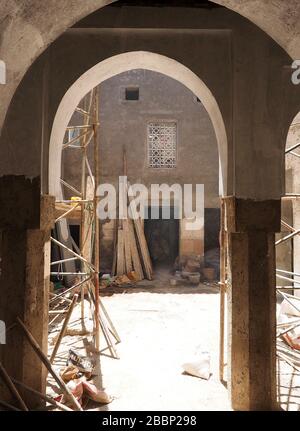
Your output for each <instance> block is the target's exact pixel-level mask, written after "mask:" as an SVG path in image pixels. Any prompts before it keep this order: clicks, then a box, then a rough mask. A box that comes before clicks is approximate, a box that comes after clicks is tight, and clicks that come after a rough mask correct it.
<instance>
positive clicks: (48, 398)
mask: <svg viewBox="0 0 300 431" xmlns="http://www.w3.org/2000/svg"><path fill="white" fill-rule="evenodd" d="M12 380H13V382H14V383H15V384H16V385H18V386H20V387H21V388H23V389H26V391H28V392H31V393H32V394H34V395H37V396H38V397H40V398H41V399H42V400H45V401H47V403H49V404H52V405H53V406H55V407H57V408H58V409H60V410H65V411H68V412H72V411H73V410H72V409H70V408H69V407H68V406H65V405H64V404H62V403H59V402H58V401H55V400H54V399H53V398H51V397H48V396H47V395H44V394H42V393H41V392H38V391H36V390H35V389H32V388H30V387H29V386H27V385H25V384H24V383H22V382H19V381H18V380H16V379H12Z"/></svg>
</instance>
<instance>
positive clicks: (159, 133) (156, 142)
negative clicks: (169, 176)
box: [147, 121, 177, 169]
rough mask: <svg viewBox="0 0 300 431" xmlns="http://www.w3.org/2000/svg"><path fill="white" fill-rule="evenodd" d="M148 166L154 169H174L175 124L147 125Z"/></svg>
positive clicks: (175, 148)
mask: <svg viewBox="0 0 300 431" xmlns="http://www.w3.org/2000/svg"><path fill="white" fill-rule="evenodd" d="M147 132H148V133H147V135H148V136H147V137H148V165H149V167H150V168H156V169H172V168H175V167H176V161H177V160H176V159H177V157H176V155H177V124H176V122H174V121H165V122H163V121H157V122H151V123H149V124H148V129H147Z"/></svg>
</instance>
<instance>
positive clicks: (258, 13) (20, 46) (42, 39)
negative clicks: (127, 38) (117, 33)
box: [0, 0, 300, 127]
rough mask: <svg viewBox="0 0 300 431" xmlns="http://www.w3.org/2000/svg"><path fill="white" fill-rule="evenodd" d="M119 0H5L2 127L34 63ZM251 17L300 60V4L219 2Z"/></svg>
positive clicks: (1, 6)
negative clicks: (65, 35) (65, 34)
mask: <svg viewBox="0 0 300 431" xmlns="http://www.w3.org/2000/svg"><path fill="white" fill-rule="evenodd" d="M114 1H115V0H88V1H82V0H51V1H46V2H41V1H40V0H1V2H0V59H1V60H4V61H5V63H6V65H7V84H6V85H0V101H1V103H0V127H2V124H3V121H4V118H5V115H6V112H7V108H8V106H9V103H10V101H11V98H12V96H13V94H14V92H15V90H16V88H17V86H18V84H19V83H20V81H21V80H22V78H23V76H24V74H25V73H26V71H27V70H28V68H29V67H30V65H31V64H32V63H33V62H34V60H35V59H36V58H37V57H38V56H39V55H40V54H41V53H42V52H43V51H44V50H45V49H46V48H47V46H49V45H50V44H51V42H53V41H54V40H55V39H56V38H57V37H59V36H60V35H61V34H62V33H63V32H64V31H65V30H66V29H68V28H69V27H71V26H72V25H74V24H75V23H76V22H77V21H79V20H80V19H82V18H84V17H85V16H87V15H89V14H90V13H92V12H94V11H95V10H97V9H99V8H101V7H103V6H105V5H107V4H110V3H113V2H114ZM213 3H217V4H219V5H223V6H225V7H227V8H229V9H231V10H233V11H235V12H237V13H239V14H241V15H242V16H244V17H246V18H248V19H249V20H250V21H252V22H253V23H254V24H256V25H257V26H259V27H260V28H261V29H262V30H264V31H265V32H266V33H268V34H269V35H270V36H271V37H272V38H273V39H274V40H275V41H276V42H277V43H278V44H279V45H281V47H282V48H284V49H285V50H286V51H287V52H288V53H289V54H290V55H291V57H292V58H295V59H296V58H300V2H299V0H214V1H213Z"/></svg>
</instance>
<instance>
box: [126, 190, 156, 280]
mask: <svg viewBox="0 0 300 431" xmlns="http://www.w3.org/2000/svg"><path fill="white" fill-rule="evenodd" d="M129 187H130V186H129V184H128V189H129ZM128 198H129V202H130V208H129V215H131V216H132V218H133V224H134V228H135V232H136V235H137V239H138V245H139V248H140V252H141V255H142V262H143V266H144V270H145V274H146V277H147V278H148V280H152V273H153V269H152V262H151V258H150V253H149V249H148V244H147V241H146V237H145V233H144V228H143V226H142V221H141V219H140V218H139V217H138V214H137V211H136V207H135V205H131V203H132V202H133V198H132V196H129V195H128Z"/></svg>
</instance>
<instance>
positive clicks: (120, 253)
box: [117, 228, 125, 275]
mask: <svg viewBox="0 0 300 431" xmlns="http://www.w3.org/2000/svg"><path fill="white" fill-rule="evenodd" d="M124 251H125V248H124V232H123V229H120V228H119V229H118V245H117V275H123V274H124V272H125V261H124Z"/></svg>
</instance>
